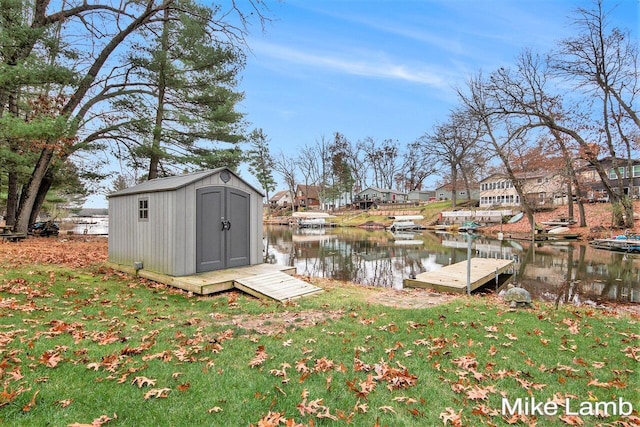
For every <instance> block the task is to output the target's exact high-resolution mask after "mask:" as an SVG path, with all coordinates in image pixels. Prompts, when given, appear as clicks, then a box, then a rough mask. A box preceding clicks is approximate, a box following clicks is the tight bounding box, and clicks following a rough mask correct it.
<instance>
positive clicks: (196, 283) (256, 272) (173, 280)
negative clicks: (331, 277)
mask: <svg viewBox="0 0 640 427" xmlns="http://www.w3.org/2000/svg"><path fill="white" fill-rule="evenodd" d="M107 265H108V266H109V267H112V268H114V269H116V270H120V271H124V272H126V273H129V274H133V275H135V274H136V271H135V270H134V269H133V268H132V267H129V266H124V265H120V264H113V263H107ZM295 272H296V268H295V267H285V266H281V265H275V264H257V265H249V266H245V267H236V268H227V269H224V270H216V271H209V272H206V273H199V274H194V275H190V276H181V277H175V276H169V275H166V274H160V273H155V272H153V271H148V270H138V272H137V275H138V276H140V277H144V278H145V279H149V280H153V281H154V282H159V283H164V284H165V285H169V286H173V287H175V288H179V289H183V290H185V291H189V292H193V293H194V294H197V295H210V294H213V293H216V292H222V291H228V290H231V289H234V288H235V289H239V290H242V291H244V292H247V293H248V294H251V295H253V296H256V297H258V298H262V299H274V300H276V301H279V302H285V301H288V300H291V299H295V298H299V297H302V296H306V295H311V294H314V293H316V292H320V291H322V289H321V288H318V287H316V286H313V285H311V284H310V283H307V282H305V281H304V280H300V279H298V278H296V277H293V276H292V274H295Z"/></svg>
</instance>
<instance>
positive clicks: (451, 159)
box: [418, 110, 483, 207]
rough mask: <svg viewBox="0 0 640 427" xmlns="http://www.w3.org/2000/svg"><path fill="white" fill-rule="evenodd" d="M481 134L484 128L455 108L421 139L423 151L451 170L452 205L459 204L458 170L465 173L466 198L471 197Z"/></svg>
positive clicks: (420, 143) (479, 153)
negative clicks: (473, 162)
mask: <svg viewBox="0 0 640 427" xmlns="http://www.w3.org/2000/svg"><path fill="white" fill-rule="evenodd" d="M482 134H483V129H482V127H481V126H480V123H479V122H478V121H477V120H476V119H475V117H474V116H468V115H467V114H466V113H465V112H464V111H460V110H458V111H452V112H451V113H450V115H449V118H448V120H447V121H446V122H445V123H439V124H436V125H435V126H434V127H433V130H432V132H431V133H427V134H425V135H423V136H422V137H420V138H419V139H418V144H419V147H420V150H421V151H422V152H424V153H425V154H426V155H427V156H428V157H430V158H432V159H435V160H436V161H437V162H438V163H440V164H442V165H443V166H444V167H446V168H447V169H448V172H449V183H450V185H451V187H452V189H451V204H452V206H453V207H455V206H456V204H457V185H458V180H459V179H458V173H461V174H462V178H463V181H464V183H465V189H466V191H467V199H470V198H471V174H472V173H473V170H474V168H473V167H472V166H471V164H472V161H476V162H477V161H478V160H481V159H479V158H478V157H479V156H481V151H480V150H478V149H477V148H478V141H479V140H480V138H481V136H482Z"/></svg>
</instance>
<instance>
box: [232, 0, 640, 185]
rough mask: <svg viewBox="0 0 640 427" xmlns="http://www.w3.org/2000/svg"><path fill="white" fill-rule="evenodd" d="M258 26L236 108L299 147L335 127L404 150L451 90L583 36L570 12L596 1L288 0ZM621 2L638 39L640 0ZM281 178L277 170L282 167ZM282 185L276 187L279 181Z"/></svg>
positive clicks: (440, 113) (448, 104)
mask: <svg viewBox="0 0 640 427" xmlns="http://www.w3.org/2000/svg"><path fill="white" fill-rule="evenodd" d="M269 4H270V16H271V17H272V18H273V22H272V23H271V24H270V25H268V26H267V28H266V31H265V32H264V33H261V32H260V31H258V29H257V28H256V27H254V28H253V31H252V34H251V36H250V37H249V38H248V43H249V46H250V48H251V49H252V53H250V54H249V57H248V61H247V66H246V68H245V70H244V72H243V76H242V82H241V85H240V88H241V90H243V91H244V92H245V100H244V101H243V102H242V105H241V107H240V110H241V111H242V112H243V113H245V114H246V118H247V120H248V121H250V122H251V124H252V127H256V128H262V129H263V130H264V132H265V133H266V135H267V136H268V137H269V138H270V147H271V150H272V152H274V153H279V152H281V151H282V152H284V153H285V154H288V155H291V156H295V155H297V153H298V149H299V148H301V147H302V146H304V145H313V144H314V143H315V141H318V140H320V139H321V138H322V137H325V138H326V139H329V140H330V139H331V137H332V135H333V134H334V132H340V133H342V134H344V135H345V136H346V137H347V138H348V139H349V140H351V141H354V142H355V141H357V140H360V139H364V138H366V137H371V138H374V139H375V140H378V141H382V140H385V139H392V140H397V141H398V143H399V145H400V146H402V147H404V146H405V145H406V144H408V143H410V142H412V141H414V140H415V139H417V138H418V137H420V136H421V135H423V134H424V133H425V132H427V131H429V130H431V128H432V126H433V125H434V123H436V122H438V121H443V120H445V119H446V117H447V114H448V112H449V111H450V109H451V108H453V107H455V106H456V105H457V100H456V97H455V91H454V88H455V87H456V86H460V87H462V86H464V83H465V81H466V80H467V79H468V78H469V77H470V76H472V75H474V74H476V73H477V72H478V71H480V70H483V72H485V73H489V72H491V71H493V70H495V69H496V68H498V67H501V66H505V67H508V66H510V65H512V64H513V62H514V58H515V57H516V56H517V55H518V53H519V52H520V51H521V50H522V49H523V48H531V49H533V50H537V51H540V52H548V51H550V50H551V49H552V48H553V47H554V44H555V43H556V42H557V41H558V40H560V39H562V38H564V37H567V36H569V35H572V34H575V31H576V29H575V27H573V26H572V25H571V23H570V20H569V19H568V16H570V15H571V13H572V11H573V10H575V8H576V7H578V6H582V7H587V8H591V7H592V5H593V3H592V2H591V1H590V0H582V1H575V0H535V1H532V0H374V1H371V0H369V1H365V0H316V1H311V0H288V1H284V2H281V3H276V2H269ZM616 4H617V8H616V9H615V10H614V11H613V13H612V15H611V17H610V18H611V22H612V24H614V25H616V26H618V27H624V28H628V29H630V30H631V31H632V32H633V36H634V37H635V38H636V39H637V37H638V22H639V19H640V15H639V14H640V2H639V0H621V1H620V0H618V1H617V2H615V3H614V2H613V1H611V0H606V3H605V9H609V8H610V7H613V6H614V5H616ZM277 179H278V180H280V177H279V176H277ZM283 188H284V186H283V185H282V183H281V185H280V186H279V187H278V189H283Z"/></svg>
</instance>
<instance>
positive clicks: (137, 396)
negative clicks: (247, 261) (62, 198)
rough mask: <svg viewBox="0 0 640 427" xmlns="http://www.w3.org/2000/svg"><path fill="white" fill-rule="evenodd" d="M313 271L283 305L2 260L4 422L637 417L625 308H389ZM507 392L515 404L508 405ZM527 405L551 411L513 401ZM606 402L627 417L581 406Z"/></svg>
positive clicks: (636, 351) (639, 340) (633, 337)
mask: <svg viewBox="0 0 640 427" xmlns="http://www.w3.org/2000/svg"><path fill="white" fill-rule="evenodd" d="M314 283H315V282H314ZM317 284H318V285H319V286H322V287H325V289H326V290H325V292H323V293H321V294H320V295H317V296H313V297H308V298H304V299H300V300H297V301H295V302H294V303H291V304H287V305H280V304H277V303H274V302H264V301H260V300H257V299H255V298H253V297H250V296H246V295H244V294H241V293H237V292H230V293H225V294H220V295H216V296H212V297H196V296H193V295H189V294H187V293H185V292H182V291H177V290H172V289H170V288H167V287H165V286H160V285H157V284H154V283H151V282H146V281H144V280H142V279H138V278H134V277H131V276H127V275H123V274H120V273H117V272H114V271H112V270H108V269H106V268H104V267H102V266H101V265H100V264H99V263H98V264H94V265H91V266H84V265H82V266H79V267H73V268H72V267H70V266H69V265H66V264H59V263H57V261H55V260H54V261H52V262H48V263H47V262H40V263H35V264H29V265H20V263H16V262H11V263H9V264H6V265H5V266H4V268H3V270H2V271H1V272H0V378H1V379H2V382H3V390H2V391H1V392H0V424H2V425H20V426H23V425H28V426H68V425H76V426H77V425H93V426H99V425H106V426H197V425H198V426H205V425H209V426H248V425H254V426H258V425H260V426H276V425H304V426H321V425H322V426H324V425H327V426H332V425H355V426H376V425H380V426H384V425H387V426H418V425H419V426H432V425H457V426H470V425H510V424H516V425H538V426H554V425H558V426H560V425H590V426H591V425H603V426H605V425H607V426H608V425H621V426H631V425H640V424H639V423H640V418H639V417H638V410H639V409H640V401H639V397H638V396H639V387H640V386H639V384H640V376H639V373H638V361H640V328H639V324H638V319H637V318H635V317H633V316H631V315H629V314H617V313H616V312H614V311H603V310H595V309H590V308H589V309H579V308H574V307H565V308H562V307H561V308H560V309H558V310H555V309H554V308H553V307H551V306H544V305H539V304H536V305H537V307H536V309H535V310H524V309H519V310H516V311H510V310H509V309H508V307H507V306H506V305H505V304H503V303H502V302H500V301H498V300H496V299H495V298H493V297H472V298H467V297H461V298H459V299H456V300H454V301H453V302H451V303H448V304H444V305H439V306H436V307H433V308H428V309H399V308H393V307H389V306H386V305H382V304H375V303H371V302H367V301H368V300H367V299H366V298H365V296H366V295H367V294H370V293H375V292H377V290H375V289H365V288H361V287H357V286H353V285H348V284H336V283H333V282H321V283H317ZM505 402H506V404H507V408H506V411H505V410H503V409H504V407H505ZM518 402H520V404H521V405H522V406H521V409H522V411H524V412H529V413H528V414H518V413H514V414H510V413H509V412H517V411H515V410H514V408H515V407H516V405H517V404H518ZM538 402H543V403H546V404H547V412H545V413H543V414H541V413H540V411H541V409H540V408H539V407H538V409H539V410H538V413H535V411H534V413H532V411H531V410H530V409H531V408H529V409H527V406H526V405H530V406H534V409H535V404H536V403H538ZM567 404H568V405H569V407H567V406H566V405H567ZM599 405H600V406H599ZM553 407H556V413H555V414H549V413H548V412H551V411H550V410H551V408H553ZM630 407H632V408H633V411H632V413H630V414H629V413H628V410H629V408H630ZM603 409H608V410H609V412H613V411H618V412H622V413H623V414H613V415H612V414H609V416H605V415H604V414H601V413H600V414H597V415H592V413H595V412H598V411H600V412H602V410H603ZM503 412H505V413H503Z"/></svg>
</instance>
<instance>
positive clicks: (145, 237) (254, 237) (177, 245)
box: [109, 168, 263, 276]
mask: <svg viewBox="0 0 640 427" xmlns="http://www.w3.org/2000/svg"><path fill="white" fill-rule="evenodd" d="M262 199H263V194H262V193H261V192H260V191H258V190H256V189H255V188H254V187H252V186H251V185H249V184H248V183H247V182H246V181H244V180H242V179H241V178H240V177H238V176H237V175H236V174H235V173H234V172H232V171H231V170H230V169H228V168H219V169H214V170H208V171H203V172H197V173H192V174H188V175H182V176H175V177H169V178H159V179H153V180H150V181H146V182H143V183H142V184H139V185H136V186H134V187H130V188H126V189H124V190H120V191H117V192H115V193H112V194H110V195H109V261H110V262H112V263H114V264H120V265H123V266H127V267H129V268H131V267H134V268H135V269H136V270H139V269H144V270H150V271H154V272H157V273H161V274H166V275H170V276H187V275H192V274H197V273H202V272H206V271H213V270H221V269H226V268H230V267H239V266H245V265H255V264H261V263H262Z"/></svg>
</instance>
